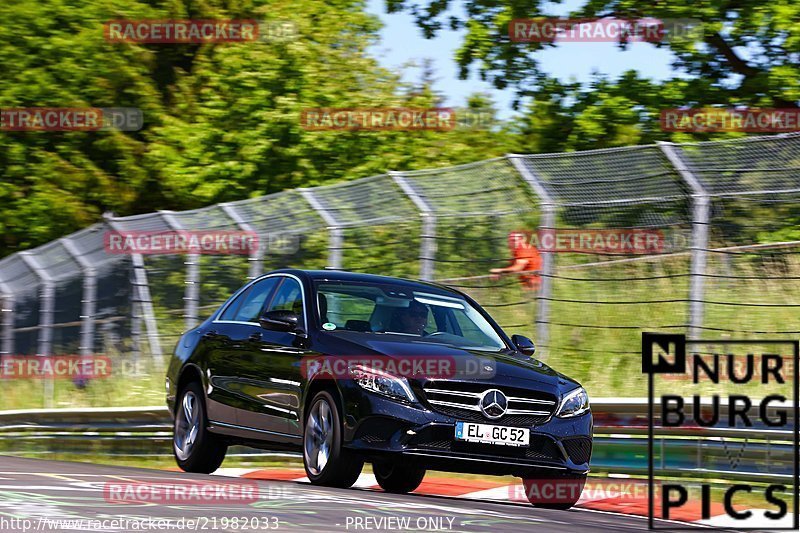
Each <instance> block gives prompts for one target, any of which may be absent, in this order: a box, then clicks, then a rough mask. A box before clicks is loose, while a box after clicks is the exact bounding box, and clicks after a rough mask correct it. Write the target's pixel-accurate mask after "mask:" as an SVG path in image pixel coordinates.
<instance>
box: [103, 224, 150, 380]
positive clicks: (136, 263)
mask: <svg viewBox="0 0 800 533" xmlns="http://www.w3.org/2000/svg"><path fill="white" fill-rule="evenodd" d="M103 218H104V219H105V221H106V224H108V227H110V228H111V229H112V231H121V230H120V228H119V223H118V222H117V221H115V220H114V217H113V216H112V215H110V214H106V215H103ZM131 266H132V267H133V269H132V272H131V275H132V276H131V285H132V286H133V298H134V300H133V305H132V306H131V313H132V315H133V316H132V318H133V324H132V328H131V336H132V337H133V344H134V347H141V344H142V343H141V320H144V323H145V327H146V328H147V339H148V343H149V344H150V355H151V357H152V358H153V364H154V365H155V368H156V370H161V369H163V368H164V353H163V352H162V351H161V343H160V342H159V340H158V323H157V322H156V315H155V311H154V310H153V300H152V298H151V297H150V284H149V282H148V280H147V270H145V266H144V258H143V257H142V254H131ZM137 308H138V309H137ZM137 312H138V313H141V314H140V315H137ZM139 349H141V348H139Z"/></svg>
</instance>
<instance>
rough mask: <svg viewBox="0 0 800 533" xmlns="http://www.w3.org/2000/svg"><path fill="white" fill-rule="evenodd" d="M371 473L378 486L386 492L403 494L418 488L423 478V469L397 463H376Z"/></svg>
mask: <svg viewBox="0 0 800 533" xmlns="http://www.w3.org/2000/svg"><path fill="white" fill-rule="evenodd" d="M372 471H373V472H374V473H375V479H377V480H378V485H380V486H381V488H382V489H383V490H385V491H386V492H393V493H395V494H405V493H407V492H411V491H413V490H415V489H416V488H417V487H419V485H420V483H422V478H424V477H425V469H424V468H417V467H414V466H408V465H402V464H400V463H399V462H398V461H376V462H375V463H373V464H372Z"/></svg>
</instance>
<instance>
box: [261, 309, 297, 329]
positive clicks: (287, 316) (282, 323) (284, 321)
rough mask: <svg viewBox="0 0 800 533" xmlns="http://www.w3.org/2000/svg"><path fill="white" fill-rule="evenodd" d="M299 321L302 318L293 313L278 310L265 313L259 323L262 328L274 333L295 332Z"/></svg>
mask: <svg viewBox="0 0 800 533" xmlns="http://www.w3.org/2000/svg"><path fill="white" fill-rule="evenodd" d="M299 321H300V317H299V316H298V315H297V314H295V313H292V312H291V311H285V310H276V311H267V312H266V313H264V315H263V316H262V317H261V318H260V319H259V320H258V323H259V324H261V327H262V328H264V329H269V330H272V331H294V330H296V329H297V324H298V322H299Z"/></svg>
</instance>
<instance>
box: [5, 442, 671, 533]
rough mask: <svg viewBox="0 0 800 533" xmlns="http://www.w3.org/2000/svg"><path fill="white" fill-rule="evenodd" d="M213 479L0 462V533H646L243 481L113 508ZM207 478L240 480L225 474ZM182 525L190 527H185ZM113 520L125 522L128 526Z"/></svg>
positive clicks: (632, 522)
mask: <svg viewBox="0 0 800 533" xmlns="http://www.w3.org/2000/svg"><path fill="white" fill-rule="evenodd" d="M209 479H210V478H209V477H208V476H202V475H194V474H186V473H182V472H168V471H162V470H147V469H138V468H130V467H117V466H105V465H96V464H84V463H66V462H55V461H43V460H35V459H22V458H16V457H4V456H0V531H4V532H5V531H13V532H15V533H17V532H21V531H97V530H98V529H97V526H98V522H95V523H94V524H92V523H91V522H88V521H89V520H95V521H105V523H104V524H102V525H103V528H102V529H100V530H102V531H156V530H158V531H165V530H173V531H177V530H184V531H186V530H190V531H191V530H195V531H204V530H205V531H210V530H212V529H216V530H220V531H231V532H239V531H325V532H327V531H332V532H336V531H342V532H346V531H447V532H452V531H481V532H485V531H492V532H495V533H500V532H503V533H505V532H523V531H524V532H528V533H529V532H531V531H548V532H550V531H553V532H570V533H574V532H576V531H632V530H637V531H638V530H646V529H647V521H646V520H645V519H643V518H638V517H632V516H625V515H619V514H612V513H604V512H597V511H589V510H580V509H573V510H570V511H555V510H548V509H536V508H533V507H529V506H527V505H514V504H503V503H491V502H481V501H475V500H466V499H457V498H445V497H432V496H422V495H413V494H411V495H395V494H387V493H384V492H377V491H365V490H358V489H332V488H325V487H315V486H311V485H308V484H301V483H296V482H289V481H286V482H280V481H277V482H276V481H253V480H250V481H248V483H251V484H252V483H257V484H258V485H257V488H258V495H259V496H258V499H257V500H256V501H253V502H250V503H234V504H232V503H230V502H224V503H220V502H215V503H212V504H207V503H197V502H190V503H186V502H181V503H176V502H169V501H167V502H164V501H161V502H152V501H151V502H147V503H142V502H133V503H132V502H130V501H125V502H115V501H113V499H112V498H110V497H109V496H108V495H109V486H119V484H129V483H153V484H171V485H173V486H175V485H180V484H185V483H187V482H188V483H191V482H192V481H204V482H208V481H209ZM212 481H214V482H224V483H228V482H230V483H236V482H242V480H240V479H238V478H224V477H213V479H212ZM79 519H86V521H85V522H80V521H79ZM181 519H184V520H194V521H195V522H194V523H187V522H183V523H181V522H179V521H180V520H181ZM14 520H16V521H14ZM23 520H28V521H29V522H23ZM114 520H129V522H127V527H125V525H124V524H122V523H117V524H115V523H113V521H114ZM181 525H182V526H183V527H180V526H181ZM664 525H667V524H664ZM682 525H683V526H686V524H682ZM113 526H116V527H113ZM161 526H163V527H165V528H170V529H162V528H161ZM214 526H215V527H214Z"/></svg>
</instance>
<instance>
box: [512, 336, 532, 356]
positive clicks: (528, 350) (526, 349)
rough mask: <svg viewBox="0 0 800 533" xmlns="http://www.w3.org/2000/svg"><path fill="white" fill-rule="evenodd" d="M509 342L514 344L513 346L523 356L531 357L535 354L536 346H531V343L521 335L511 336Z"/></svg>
mask: <svg viewBox="0 0 800 533" xmlns="http://www.w3.org/2000/svg"><path fill="white" fill-rule="evenodd" d="M511 342H513V343H514V346H515V347H516V348H517V350H519V351H520V352H522V353H524V354H525V355H533V354H535V353H536V345H535V344H533V341H532V340H530V339H529V338H528V337H523V336H522V335H512V336H511Z"/></svg>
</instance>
